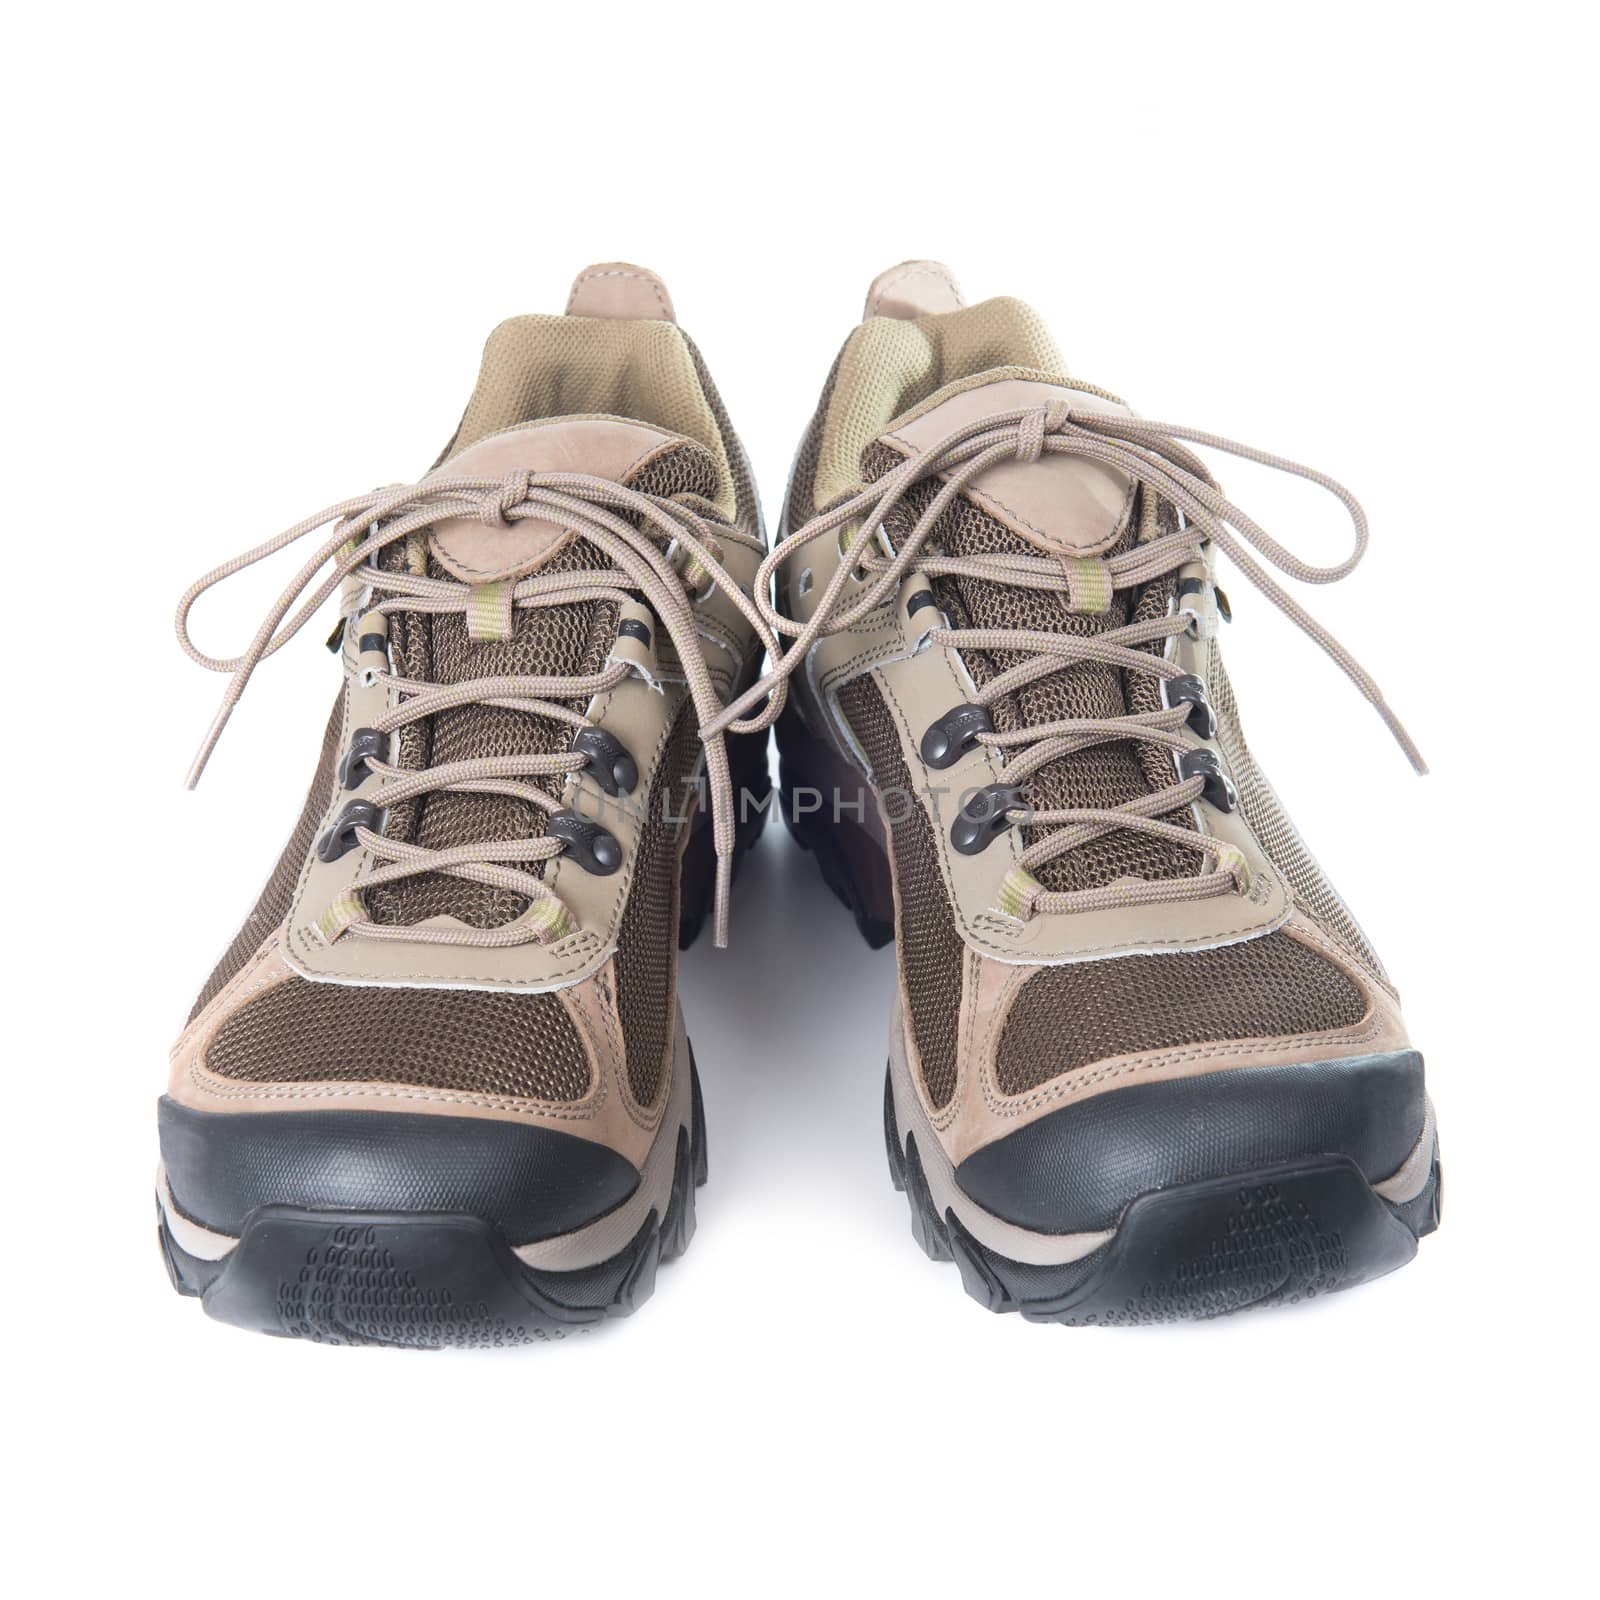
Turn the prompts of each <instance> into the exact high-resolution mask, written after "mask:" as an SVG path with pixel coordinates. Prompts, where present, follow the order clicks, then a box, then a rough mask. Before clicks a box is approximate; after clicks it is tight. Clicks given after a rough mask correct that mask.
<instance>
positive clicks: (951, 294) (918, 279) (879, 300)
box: [861, 261, 967, 322]
mask: <svg viewBox="0 0 1600 1600" xmlns="http://www.w3.org/2000/svg"><path fill="white" fill-rule="evenodd" d="M966 303H967V302H966V301H965V299H963V298H962V294H961V285H960V284H959V283H957V282H956V275H955V274H954V273H953V272H952V271H951V270H950V269H949V267H947V266H945V265H944V263H943V262H942V261H902V262H901V263H900V264H899V265H898V266H893V267H890V268H889V269H888V271H887V272H880V273H879V274H878V276H877V277H876V278H874V279H873V280H872V287H871V288H869V289H868V290H867V306H866V310H865V311H863V312H862V314H861V320H862V321H863V322H865V321H866V320H867V319H868V318H869V317H896V318H898V319H899V320H900V321H902V322H914V321H915V320H916V319H917V318H918V317H930V316H934V315H936V314H937V313H939V312H941V311H960V310H961V309H962V307H963V306H965V305H966Z"/></svg>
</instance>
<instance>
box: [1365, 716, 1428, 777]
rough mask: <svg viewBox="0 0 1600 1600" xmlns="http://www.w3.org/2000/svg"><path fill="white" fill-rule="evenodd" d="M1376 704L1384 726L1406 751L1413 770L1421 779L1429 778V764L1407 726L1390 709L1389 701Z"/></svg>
mask: <svg viewBox="0 0 1600 1600" xmlns="http://www.w3.org/2000/svg"><path fill="white" fill-rule="evenodd" d="M1375 703H1376V705H1377V707H1378V715H1379V716H1380V717H1382V718H1383V721H1384V725H1385V726H1386V727H1387V728H1388V730H1389V732H1390V733H1392V734H1393V735H1394V741H1395V743H1396V744H1397V745H1399V746H1400V748H1401V749H1402V750H1404V751H1405V753H1406V760H1407V761H1409V762H1410V763H1411V770H1412V771H1413V772H1415V773H1416V775H1417V776H1418V777H1419V778H1425V777H1427V775H1428V763H1427V762H1426V761H1424V760H1423V758H1422V752H1421V751H1420V750H1419V749H1417V747H1416V744H1415V743H1414V742H1413V741H1412V738H1411V735H1410V734H1409V733H1407V732H1406V730H1405V724H1404V723H1402V722H1401V720H1400V719H1399V717H1397V716H1396V715H1395V714H1394V712H1392V711H1391V710H1390V709H1389V705H1388V702H1387V701H1385V700H1378V701H1376V702H1375Z"/></svg>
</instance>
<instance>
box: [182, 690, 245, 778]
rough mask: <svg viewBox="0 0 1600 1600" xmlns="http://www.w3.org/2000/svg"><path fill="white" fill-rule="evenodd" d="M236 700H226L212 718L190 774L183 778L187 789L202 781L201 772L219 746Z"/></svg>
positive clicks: (196, 753) (190, 764)
mask: <svg viewBox="0 0 1600 1600" xmlns="http://www.w3.org/2000/svg"><path fill="white" fill-rule="evenodd" d="M234 704H235V702H233V701H231V700H224V701H223V702H222V705H221V707H220V708H219V709H218V711H217V714H216V716H214V717H213V718H212V719H211V726H210V727H209V728H207V729H206V736H205V738H204V739H202V740H201V741H200V748H199V749H198V750H197V751H196V752H195V757H194V760H193V761H192V762H190V763H189V772H188V776H187V777H185V779H184V780H183V786H184V788H185V789H193V788H194V787H195V786H196V785H197V784H198V783H199V782H200V774H201V773H203V772H204V771H205V770H206V763H207V762H208V761H209V760H210V759H211V752H212V751H213V750H215V749H216V748H217V740H219V739H220V738H221V737H222V730H223V729H224V728H225V727H227V725H228V718H229V717H231V716H232V715H233V707H234Z"/></svg>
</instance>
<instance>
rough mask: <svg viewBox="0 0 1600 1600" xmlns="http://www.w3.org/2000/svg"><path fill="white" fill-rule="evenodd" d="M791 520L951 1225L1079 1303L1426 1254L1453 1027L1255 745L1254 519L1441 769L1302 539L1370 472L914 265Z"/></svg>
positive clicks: (860, 356)
mask: <svg viewBox="0 0 1600 1600" xmlns="http://www.w3.org/2000/svg"><path fill="white" fill-rule="evenodd" d="M1184 441H1188V442H1189V443H1198V444H1201V445H1209V446H1213V447H1217V448H1221V449H1224V450H1227V451H1230V452H1232V453H1234V454H1238V455H1244V456H1247V457H1249V458H1251V459H1255V460H1264V461H1266V462H1267V464H1269V465H1272V466H1276V467H1279V468H1282V469H1284V470H1287V471H1290V472H1294V473H1297V474H1299V475H1301V476H1304V477H1308V478H1310V479H1311V480H1312V481H1314V482H1317V483H1319V484H1321V485H1322V486H1323V487H1325V488H1327V489H1329V490H1330V492H1332V493H1334V494H1335V495H1337V496H1338V497H1339V498H1340V499H1341V500H1342V501H1343V502H1344V503H1345V505H1346V506H1347V508H1348V509H1349V511H1350V514H1351V516H1352V519H1353V520H1354V522H1355V524H1356V528H1357V532H1358V547H1357V550H1356V552H1355V556H1353V557H1352V559H1351V560H1350V561H1349V562H1347V563H1345V564H1344V566H1343V567H1342V568H1340V569H1336V570H1334V571H1332V572H1329V571H1321V570H1315V569H1310V568H1307V567H1306V566H1305V564H1304V563H1302V562H1299V561H1298V560H1297V559H1296V558H1295V557H1293V556H1292V555H1290V554H1289V553H1288V552H1287V551H1285V550H1283V549H1282V547H1281V546H1279V545H1277V544H1275V543H1274V542H1273V541H1272V540H1271V539H1270V538H1268V537H1267V536H1266V535H1265V534H1264V533H1263V532H1262V530H1260V529H1259V528H1258V527H1257V526H1256V525H1255V524H1254V523H1253V522H1251V521H1250V520H1249V518H1248V517H1246V516H1245V515H1244V514H1243V513H1242V512H1240V511H1239V510H1237V508H1235V507H1234V506H1233V505H1232V504H1231V503H1230V502H1229V501H1227V500H1226V499H1224V498H1223V496H1222V493H1221V491H1220V490H1219V489H1218V488H1217V486H1216V485H1215V483H1214V481H1213V480H1212V479H1211V477H1210V475H1209V474H1208V473H1207V471H1206V468H1205V467H1204V465H1203V464H1202V463H1201V462H1200V461H1199V460H1198V459H1197V457H1196V456H1194V455H1193V454H1192V453H1191V452H1190V450H1189V449H1188V448H1186V446H1185V443H1184ZM784 534H785V540H784V542H783V543H781V544H780V545H779V546H778V548H777V549H776V550H775V551H774V554H773V556H772V557H771V558H769V569H770V570H772V571H774V572H775V573H776V575H777V578H778V591H777V604H778V610H779V611H781V612H782V613H783V614H784V615H785V616H786V617H787V618H788V619H790V620H789V621H788V623H787V624H786V625H785V629H784V631H785V632H787V633H788V634H789V635H790V636H791V639H792V641H793V648H792V649H791V651H790V653H789V654H788V655H787V656H786V657H785V658H784V662H783V666H782V669H781V670H782V672H783V673H784V674H786V675H788V674H792V676H790V677H789V689H790V693H789V704H788V708H787V710H786V711H785V713H784V716H783V719H782V720H781V721H780V723H779V729H778V736H779V744H780V749H781V752H782V757H783V775H784V786H785V815H786V816H787V817H788V819H789V822H790V826H791V827H792V828H793V829H794V831H795V833H796V835H797V837H798V838H799V840H800V842H801V844H802V845H804V846H805V847H806V848H808V849H811V850H813V851H814V852H815V853H816V857H817V860H818V862H819V864H820V865H821V867H822V870H823V873H824V875H825V876H826V877H827V879H828V881H829V883H830V884H831V885H832V886H833V887H834V889H835V891H836V892H838V893H839V894H840V896H841V897H842V898H843V899H844V900H845V901H846V903H847V904H849V905H850V906H851V907H852V908H853V909H854V911H855V914H856V918H857V922H858V924H859V926H860V928H861V930H862V932H863V933H864V934H865V935H866V936H867V938H868V939H869V940H870V941H871V942H872V943H874V944H879V943H883V942H885V941H886V940H888V939H889V938H890V937H893V938H895V939H896V940H897V942H898V949H899V971H900V988H899V995H898V997H897V1001H896V1005H895V1013H894V1021H893V1026H892V1044H891V1056H890V1068H889V1082H888V1086H887V1097H886V1104H885V1118H886V1122H887V1128H888V1139H889V1154H890V1162H891V1166H892V1168H893V1174H894V1178H895V1182H896V1184H897V1185H899V1186H901V1187H903V1188H904V1189H905V1190H906V1191H907V1194H908V1197H909V1199H910V1202H911V1207H912V1221H913V1231H914V1232H915V1234H916V1236H917V1238H918V1239H919V1240H920V1241H921V1243H922V1245H923V1247H924V1249H926V1250H927V1252H928V1253H929V1254H930V1255H931V1256H934V1257H936V1258H939V1259H946V1260H948V1259H950V1258H951V1257H954V1259H955V1260H956V1262H957V1263H958V1265H959V1267H960V1269H961V1274H962V1277H963V1280H964V1281H965V1284H966V1287H967V1290H968V1292H969V1293H971V1294H972V1295H973V1296H975V1297H976V1298H977V1299H979V1300H981V1301H982V1302H983V1303H984V1304H985V1305H987V1306H989V1307H990V1308H991V1309H992V1310H1019V1309H1020V1310H1021V1311H1022V1312H1023V1313H1024V1314H1025V1315H1027V1316H1029V1317H1033V1318H1038V1319H1042V1320H1051V1321H1060V1322H1068V1323H1088V1322H1099V1323H1125V1322H1153V1321H1167V1320H1173V1319H1179V1318H1185V1317H1205V1316H1212V1315H1215V1314H1218V1313H1220V1312H1224V1311H1231V1310H1235V1309H1239V1308H1241V1307H1245V1306H1252V1305H1259V1304H1264V1303H1268V1302H1274V1301H1280V1300H1286V1299H1295V1298H1297V1297H1301V1296H1308V1295H1312V1294H1319V1293H1324V1292H1327V1291H1330V1290H1333V1289H1339V1288H1344V1287H1347V1286H1349V1285H1351V1284H1355V1283H1359V1282H1361V1281H1363V1280H1365V1279H1367V1278H1371V1277H1375V1276H1377V1275H1378V1274H1380V1273H1384V1272H1387V1271H1389V1270H1391V1269H1392V1268H1394V1267H1396V1266H1399V1265H1400V1264H1401V1263H1402V1262H1405V1261H1407V1260H1409V1259H1410V1257H1411V1256H1412V1255H1413V1254H1414V1253H1415V1251H1416V1242H1417V1239H1418V1237H1419V1236H1420V1235H1422V1234H1425V1233H1428V1232H1430V1231H1431V1230H1432V1229H1433V1228H1434V1227H1435V1225H1436V1224H1437V1221H1438V1215H1439V1164H1438V1153H1437V1141H1436V1137H1435V1131H1434V1120H1433V1114H1432V1111H1431V1108H1430V1106H1429V1104H1428V1100H1427V1098H1426V1095H1425V1092H1424V1088H1423V1070H1422V1058H1421V1057H1420V1056H1419V1055H1418V1054H1417V1053H1416V1051H1414V1050H1413V1049H1412V1048H1411V1047H1410V1043H1409V1041H1408V1039H1407V1037H1406V1033H1405V1027H1404V1024H1403V1023H1402V1021H1401V1017H1400V1008H1399V1002H1398V999H1397V996H1396V994H1395V991H1394V989H1393V987H1392V986H1391V984H1390V982H1389V980H1388V977H1387V976H1386V974H1385V973H1384V970H1383V968H1382V966H1381V965H1380V964H1379V961H1378V958H1377V956H1376V955H1375V954H1374V953H1373V950H1372V948H1371V946H1370V945H1369V944H1368V943H1367V940H1366V939H1365V937H1364V936H1363V935H1362V933H1361V930H1360V928H1359V927H1358V926H1357V925H1356V923H1355V921H1354V919H1353V918H1352V917H1351V915H1350V912H1349V911H1348V909H1347V908H1346V907H1345V904H1344V902H1343V901H1342V900H1341V899H1340V898H1339V896H1338V895H1337V894H1336V893H1335V892H1334V890H1333V888H1332V887H1331V885H1330V884H1329V883H1328V881H1327V879H1326V878H1325V877H1324V876H1323V875H1322V873H1321V871H1320V869H1319V868H1318V867H1317V865H1316V863H1315V861H1314V860H1313V859H1312V857H1311V855H1310V854H1309V852H1308V851H1307V850H1306V848H1305V846H1304V844H1303V843H1302V842H1301V840H1300V837H1299V835H1298V834H1297V833H1296V832H1295V830H1294V827H1293V825H1292V824H1291V823H1290V821H1289V820H1288V818H1287V817H1286V816H1285V815H1284V813H1283V810H1282V809H1281V807H1280V806H1279V804H1278V801H1277V800H1276V798H1275V797H1274V795H1273V792H1272V789H1271V788H1270V786H1269V785H1268V784H1267V782H1266V780H1265V778H1264V777H1263V776H1262V774H1261V771H1260V769H1259V768H1258V767H1257V766H1256V764H1255V761H1254V759H1253V757H1252V756H1251V753H1250V751H1249V749H1248V748H1247V746H1246V745H1245V742H1244V738H1243V735H1242V733H1241V732H1240V727H1239V716H1238V710H1237V707H1236V705H1235V702H1234V696H1233V691H1232V689H1231V688H1230V686H1229V683H1228V679H1227V675H1226V674H1225V672H1224V671H1223V667H1222V661H1221V657H1220V653H1219V650H1218V639H1217V635H1218V620H1219V615H1220V616H1222V617H1226V616H1227V615H1228V606H1227V602H1226V600H1225V598H1224V597H1223V596H1222V594H1221V592H1220V591H1219V590H1218V589H1217V587H1216V583H1215V562H1216V556H1217V553H1218V551H1219V550H1221V551H1222V552H1223V553H1225V554H1226V555H1228V556H1229V557H1230V558H1231V559H1232V560H1233V561H1234V563H1235V565H1236V566H1237V567H1238V568H1239V569H1240V570H1241V571H1242V572H1243V573H1244V574H1245V576H1246V577H1248V578H1250V579H1251V580H1252V582H1254V583H1255V585H1256V586H1257V587H1258V588H1260V589H1261V590H1263V591H1264V592H1265V593H1266V594H1267V595H1268V597H1269V598H1271V599H1273V600H1274V601H1275V603H1277V604H1279V605H1280V606H1283V607H1284V608H1285V609H1286V610H1287V611H1288V612H1289V614H1290V615H1291V616H1292V617H1293V618H1294V619H1295V620H1296V621H1297V622H1298V623H1299V624H1300V626H1302V627H1303V628H1305V629H1306V630H1307V631H1308V632H1310V633H1311V634H1312V636H1313V637H1314V638H1316V639H1317V641H1318V642H1319V643H1320V644H1321V645H1322V646H1323V648H1324V649H1326V650H1327V651H1328V652H1329V654H1330V655H1332V656H1333V657H1334V659H1335V660H1336V661H1338V662H1339V664H1340V665H1341V666H1343V667H1344V669H1345V670H1346V672H1347V673H1348V674H1349V675H1350V676H1351V678H1352V679H1353V680H1354V681H1355V682H1356V684H1357V686H1358V687H1359V688H1361V690H1362V691H1363V693H1365V694H1366V695H1367V696H1368V698H1369V699H1370V700H1371V701H1372V702H1373V704H1374V705H1375V706H1376V707H1377V708H1378V709H1379V711H1380V712H1381V713H1382V714H1383V716H1384V717H1385V720H1386V721H1387V722H1388V723H1389V725H1390V727H1391V729H1392V730H1393V731H1394V732H1395V734H1396V736H1397V738H1399V739H1400V741H1401V743H1402V745H1403V746H1404V747H1405V748H1406V750H1407V752H1408V754H1410V755H1412V757H1413V759H1414V760H1417V764H1418V766H1419V768H1420V760H1418V759H1417V758H1416V756H1415V752H1414V750H1412V749H1411V746H1410V743H1409V740H1407V738H1406V736H1405V734H1404V731H1403V730H1402V729H1401V728H1400V727H1399V724H1398V723H1397V722H1396V721H1395V719H1394V718H1393V716H1392V714H1391V713H1389V711H1388V710H1387V707H1385V706H1384V704H1383V702H1382V699H1381V697H1380V696H1379V694H1378V692H1377V689H1376V686H1375V685H1373V684H1372V682H1371V680H1370V679H1368V678H1367V676H1366V675H1365V674H1364V673H1363V672H1362V671H1361V669H1360V668H1359V667H1358V666H1357V665H1356V664H1355V663H1354V661H1353V660H1352V659H1351V658H1350V657H1349V656H1348V654H1347V653H1346V652H1345V651H1344V650H1343V649H1342V647H1341V646H1339V645H1338V644H1337V643H1336V642H1335V641H1334V640H1333V639H1332V638H1331V637H1330V636H1329V635H1327V634H1326V633H1325V632H1324V631H1323V630H1322V629H1321V628H1320V627H1319V626H1318V625H1317V624H1316V623H1315V622H1313V621H1312V620H1311V619H1310V618H1309V617H1307V616H1306V615H1305V614H1304V613H1303V612H1302V611H1300V609H1299V608H1298V606H1296V605H1295V604H1294V602H1293V601H1292V600H1290V599H1289V598H1288V596H1287V595H1285V594H1284V592H1283V591H1282V590H1281V589H1280V588H1279V587H1278V585H1277V584H1276V583H1275V582H1274V581H1273V580H1272V579H1271V578H1270V577H1269V576H1268V575H1267V574H1266V572H1265V571H1264V570H1263V567H1262V561H1265V562H1266V563H1269V564H1271V565H1274V566H1277V567H1278V568H1279V569H1280V570H1281V571H1284V572H1287V573H1289V574H1291V575H1293V576H1299V577H1302V578H1303V577H1307V576H1311V577H1316V578H1318V579H1321V580H1323V581H1326V580H1327V579H1328V578H1330V577H1335V576H1342V575H1343V572H1344V571H1346V570H1348V568H1349V567H1350V566H1353V565H1354V562H1355V559H1356V558H1358V557H1359V555H1360V552H1361V548H1362V547H1364V542H1365V519H1364V518H1363V516H1362V514H1361V511H1360V507H1359V506H1358V505H1356V503H1355V501H1354V500H1353V499H1352V498H1351V497H1350V496H1349V495H1348V494H1347V493H1346V491H1344V490H1343V489H1341V488H1340V487H1339V486H1338V485H1337V484H1334V483H1332V481H1331V480H1328V479H1325V478H1323V477H1321V476H1320V475H1319V474H1316V473H1311V472H1309V471H1307V470H1306V469H1304V468H1299V467H1296V466H1294V465H1293V464H1292V463H1288V462H1283V461H1280V460H1277V459H1276V458H1267V457H1263V456H1262V455H1260V453H1258V452H1255V451H1251V450H1248V449H1246V448H1244V447H1242V446H1237V445H1232V444H1230V443H1228V442H1227V441H1223V440H1218V439H1214V438H1212V437H1210V436H1208V435H1203V434H1197V433H1194V432H1190V431H1187V430H1180V429H1176V428H1173V427H1170V426H1166V425H1162V424H1154V423H1146V422H1143V421H1142V420H1140V419H1137V418H1136V417H1135V416H1134V415H1133V413H1132V412H1131V411H1129V410H1128V408H1127V407H1126V406H1124V405H1123V404H1122V402H1121V401H1119V400H1117V399H1116V398H1115V397H1114V396H1112V395H1109V394H1107V393H1106V392H1105V391H1103V390H1099V389H1094V388H1091V387H1089V386H1088V385H1085V384H1082V383H1079V382H1078V381H1076V380H1074V379H1072V378H1069V377H1068V376H1067V375H1066V369H1065V367H1064V366H1063V364H1062V362H1061V358H1060V356H1059V355H1058V354H1057V352H1056V348H1055V345H1054V343H1053V342H1052V340H1051V338H1050V335H1049V333H1048V332H1047V331H1046V330H1045V328H1044V326H1043V324H1042V323H1041V321H1040V319H1039V317H1038V316H1037V315H1036V314H1035V313H1034V312H1032V311H1031V310H1030V309H1029V308H1028V307H1026V306H1024V305H1022V304H1021V303H1019V302H1018V301H1015V300H1004V299H1001V300H990V301H987V302H985V303H984V304H981V305H976V306H970V307H969V306H966V305H965V304H964V303H963V301H962V299H961V296H960V293H959V291H958V290H957V289H956V286H955V283H954V281H953V280H952V279H951V277H950V275H949V273H948V272H947V271H946V270H945V269H944V268H942V267H939V266H937V265H936V264H934V263H929V262H910V263H906V264H905V265H903V266H901V267H898V268H895V269H892V270H891V271H890V272H887V273H885V274H884V275H883V277H882V278H880V279H879V280H878V282H877V283H875V284H874V285H873V289H872V293H871V295H870V296H869V299H868V303H867V314H866V317H865V319H864V320H863V322H862V323H861V325H860V326H859V327H857V328H856V329H855V330H854V332H853V333H852V334H851V335H850V337H849V339H848V340H847V341H846V343H845V346H844V348H843V350H842V351H841V352H840V355H839V358H838V360H837V362H836V363H835V365H834V368H833V372H832V375H831V376H830V377H829V379H828V384H827V388H826V389H825V391H824V392H823V395H822V401H821V404H820V406H819V407H818V410H817V413H816V417H815V419H814V421H813V423H812V425H811V429H810V431H809V432H808V434H807V435H806V438H805V441H804V443H803V445H802V447H801V450H800V454H799V457H798V460H797V462H796V466H795V470H794V476H793V480H792V482H791V484H790V491H789V501H788V506H787V511H786V516H785V528H784ZM1252 551H1253V552H1254V554H1252ZM758 592H760V591H759V585H758ZM802 663H803V666H802ZM863 775H864V776H865V779H866V781H867V785H868V787H869V795H870V797H869V798H868V800H867V802H866V804H865V805H864V806H863V805H861V804H860V798H859V797H860V794H861V780H862V777H863Z"/></svg>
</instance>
